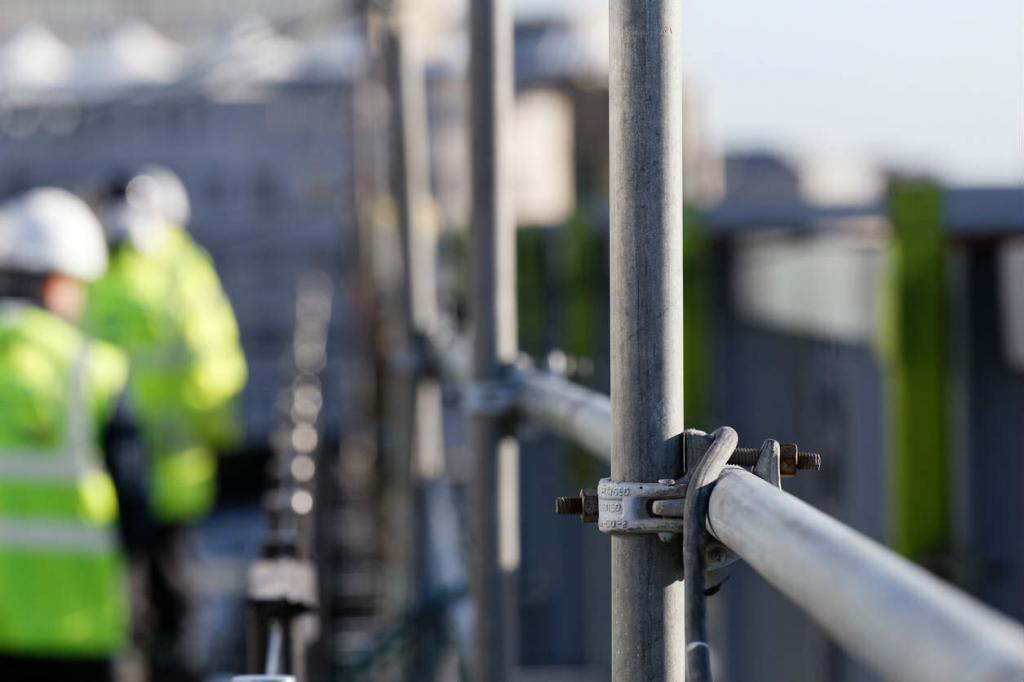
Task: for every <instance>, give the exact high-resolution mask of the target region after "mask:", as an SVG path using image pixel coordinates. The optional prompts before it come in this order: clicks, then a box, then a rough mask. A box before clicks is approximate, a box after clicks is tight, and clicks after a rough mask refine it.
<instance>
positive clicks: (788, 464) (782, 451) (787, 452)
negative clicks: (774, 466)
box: [779, 443, 800, 478]
mask: <svg viewBox="0 0 1024 682" xmlns="http://www.w3.org/2000/svg"><path fill="white" fill-rule="evenodd" d="M799 457H800V448H798V447H797V444H796V443H781V444H780V445H779V473H781V474H782V475H783V477H785V478H792V477H793V476H796V470H797V460H798V459H799Z"/></svg>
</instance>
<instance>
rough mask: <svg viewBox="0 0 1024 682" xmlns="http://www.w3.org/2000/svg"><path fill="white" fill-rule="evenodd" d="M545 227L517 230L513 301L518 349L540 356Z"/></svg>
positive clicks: (542, 349) (542, 321)
mask: <svg viewBox="0 0 1024 682" xmlns="http://www.w3.org/2000/svg"><path fill="white" fill-rule="evenodd" d="M547 232H548V230H547V228H537V227H529V228H525V227H524V228H519V230H517V231H516V302H517V303H518V313H519V348H520V349H522V350H523V352H525V353H528V354H529V355H532V356H533V357H537V356H539V355H540V354H541V353H543V352H544V351H545V350H546V349H545V348H544V341H545V338H544V325H545V310H546V305H545V304H546V299H547V295H546V293H545V289H546V287H545V279H546V277H545V274H546V272H545V271H546V269H547V268H546V263H547V261H546V258H545V247H546V242H547V239H546V235H547Z"/></svg>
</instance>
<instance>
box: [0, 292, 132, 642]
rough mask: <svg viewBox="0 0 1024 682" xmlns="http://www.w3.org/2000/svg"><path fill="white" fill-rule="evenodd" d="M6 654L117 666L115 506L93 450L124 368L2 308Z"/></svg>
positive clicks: (32, 315)
mask: <svg viewBox="0 0 1024 682" xmlns="http://www.w3.org/2000/svg"><path fill="white" fill-rule="evenodd" d="M0 376H2V377H3V381H0V594H2V595H3V596H2V598H0V653H2V654H15V655H42V656H109V655H111V654H113V653H115V652H116V651H117V650H118V649H119V648H120V647H121V646H122V644H123V642H124V639H125V637H126V635H127V629H128V620H127V603H126V598H125V594H124V590H125V580H126V575H125V572H124V560H123V557H122V553H121V550H120V548H119V546H118V538H117V528H116V522H117V516H118V505H117V495H116V492H115V490H114V485H113V483H112V481H111V479H110V476H109V475H108V474H107V472H106V470H105V468H104V465H103V458H102V457H101V455H100V453H99V446H98V441H97V433H98V431H99V429H98V428H97V425H98V424H102V423H105V422H106V421H107V420H108V419H110V417H111V416H112V413H113V410H114V409H115V403H116V401H117V399H118V396H119V395H120V394H121V393H122V392H123V390H124V387H125V383H126V380H127V360H126V359H125V358H124V356H122V355H121V353H120V352H118V351H117V350H115V349H114V348H111V347H109V346H107V345H106V344H102V343H91V342H89V341H88V340H87V339H86V337H84V336H83V335H82V334H81V333H80V332H79V331H78V330H77V329H75V328H74V327H73V326H71V325H69V324H67V323H66V322H64V321H62V320H60V319H58V318H57V317H55V316H53V315H51V314H50V313H48V312H45V311H43V310H41V309H39V308H36V307H33V306H29V305H20V304H4V305H2V306H0Z"/></svg>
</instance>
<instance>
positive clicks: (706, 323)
mask: <svg viewBox="0 0 1024 682" xmlns="http://www.w3.org/2000/svg"><path fill="white" fill-rule="evenodd" d="M702 217H703V216H701V214H700V213H699V212H698V211H697V210H696V209H695V208H693V207H691V206H685V207H684V208H683V222H684V225H685V227H684V229H683V324H684V325H685V326H684V329H683V390H684V393H683V406H684V407H683V410H684V412H683V414H684V415H685V417H686V426H687V427H693V428H697V429H705V430H706V429H710V428H712V425H711V424H710V422H709V420H710V419H711V394H710V387H711V381H710V374H711V242H710V240H709V239H708V236H707V231H706V230H705V225H704V222H703V220H702Z"/></svg>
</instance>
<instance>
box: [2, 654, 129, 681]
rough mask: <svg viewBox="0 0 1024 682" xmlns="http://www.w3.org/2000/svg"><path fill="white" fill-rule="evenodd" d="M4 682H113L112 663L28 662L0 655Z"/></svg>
mask: <svg viewBox="0 0 1024 682" xmlns="http://www.w3.org/2000/svg"><path fill="white" fill-rule="evenodd" d="M0 680H3V681H4V682H60V681H62V680H74V682H113V680H114V663H113V661H111V660H110V659H107V658H31V657H26V656H5V655H0Z"/></svg>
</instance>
